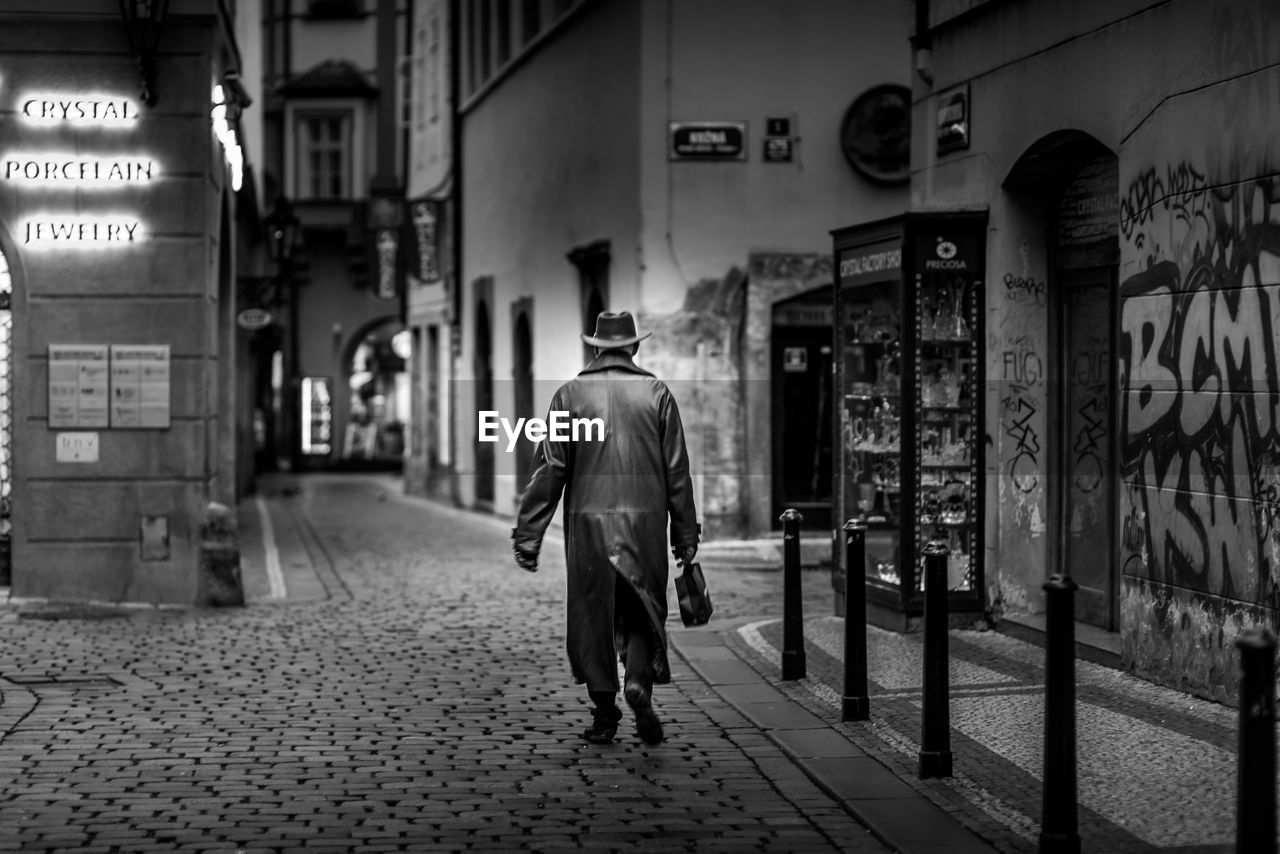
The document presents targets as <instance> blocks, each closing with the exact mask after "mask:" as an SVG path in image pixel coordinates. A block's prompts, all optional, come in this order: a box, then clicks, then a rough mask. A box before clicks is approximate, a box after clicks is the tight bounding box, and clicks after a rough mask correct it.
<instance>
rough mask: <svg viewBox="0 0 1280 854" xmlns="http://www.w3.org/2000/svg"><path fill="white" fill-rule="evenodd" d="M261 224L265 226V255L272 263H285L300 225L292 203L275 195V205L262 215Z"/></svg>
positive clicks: (296, 237) (291, 252)
mask: <svg viewBox="0 0 1280 854" xmlns="http://www.w3.org/2000/svg"><path fill="white" fill-rule="evenodd" d="M262 224H263V225H265V226H266V227H267V257H269V258H270V259H271V261H272V263H274V264H285V263H287V262H288V261H289V257H290V256H291V255H292V254H293V247H294V244H295V243H296V241H297V239H298V230H299V228H300V227H301V223H300V222H299V221H298V217H297V215H296V214H294V212H293V205H291V204H289V200H288V199H286V198H285V197H284V196H279V197H277V198H276V203H275V206H274V207H273V208H272V209H271V213H269V214H267V215H266V216H265V217H263V219H262Z"/></svg>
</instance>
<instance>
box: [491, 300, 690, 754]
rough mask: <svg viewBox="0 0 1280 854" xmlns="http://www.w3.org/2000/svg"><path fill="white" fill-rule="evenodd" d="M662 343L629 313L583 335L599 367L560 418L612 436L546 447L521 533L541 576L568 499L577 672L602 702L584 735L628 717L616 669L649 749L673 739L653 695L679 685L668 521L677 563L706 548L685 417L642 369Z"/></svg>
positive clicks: (571, 392)
mask: <svg viewBox="0 0 1280 854" xmlns="http://www.w3.org/2000/svg"><path fill="white" fill-rule="evenodd" d="M651 334H652V333H645V334H644V335H637V334H636V324H635V320H634V318H632V316H631V315H630V313H628V312H625V311H622V312H617V313H616V314H615V313H612V312H607V311H606V312H601V313H600V316H599V317H597V318H596V331H595V335H583V336H582V340H583V341H585V342H586V343H587V344H589V345H591V346H592V347H594V348H596V349H595V352H596V356H595V359H594V360H592V362H591V363H590V364H589V365H587V366H586V367H585V368H583V369H582V372H581V373H579V374H578V376H577V377H576V378H574V379H572V380H570V381H569V382H567V383H565V384H564V385H562V386H561V387H560V388H559V390H557V391H556V393H555V395H554V396H553V397H552V398H551V407H550V409H551V412H566V413H568V415H569V417H570V418H575V419H576V418H583V419H599V420H600V421H602V422H603V424H604V438H603V440H601V439H600V438H599V436H598V435H595V436H590V435H589V436H587V437H582V438H578V439H576V440H573V441H568V442H556V441H550V438H548V439H544V440H543V441H542V442H541V443H539V445H538V448H537V450H536V452H535V454H534V459H533V473H532V475H531V476H530V478H529V485H528V488H527V489H526V491H525V493H524V500H523V501H522V502H521V504H520V512H519V514H518V516H517V518H516V527H515V529H514V530H513V531H512V532H511V536H512V539H513V541H514V542H513V551H514V553H515V561H516V564H517V565H518V566H520V567H521V568H522V569H524V570H526V571H528V572H536V571H537V568H538V553H539V551H540V550H541V548H542V537H543V534H544V533H545V531H546V529H547V525H548V524H549V523H550V522H551V517H552V516H553V515H554V514H555V510H556V505H557V504H558V503H559V501H560V494H561V492H563V493H564V495H565V508H564V533H565V538H564V539H565V557H566V561H567V564H568V570H569V573H568V575H569V586H568V614H567V618H568V626H567V632H566V635H567V645H568V652H569V664H570V667H571V668H572V671H573V677H574V679H575V681H576V682H577V683H578V684H582V683H586V686H587V693H588V695H589V696H590V698H591V701H592V703H593V704H594V708H593V709H592V718H593V721H592V724H591V726H590V727H588V728H587V730H586V731H585V732H584V733H583V737H584V738H586V740H587V741H590V742H592V743H593V744H608V743H610V742H612V741H613V738H614V734H615V733H616V732H617V729H618V722H619V721H620V720H621V719H622V711H621V710H620V709H619V708H618V706H617V703H616V697H617V693H618V667H617V659H621V661H622V664H623V666H624V671H625V674H624V679H625V689H624V694H625V696H626V700H627V705H629V706H630V707H631V709H632V711H633V712H634V713H635V719H636V732H637V733H638V734H639V736H640V738H641V739H642V740H643V741H644V742H645V743H646V744H658V743H660V742H661V741H662V724H661V722H660V721H659V720H658V716H657V714H656V713H655V712H654V710H653V703H652V695H653V686H654V685H655V684H659V685H660V684H666V683H668V682H670V681H671V673H670V670H669V668H668V665H667V635H666V629H665V625H666V619H667V520H668V517H669V518H670V543H671V550H672V551H673V552H674V553H675V555H676V557H677V558H680V559H682V560H684V561H692V560H693V558H694V557H695V555H696V554H697V550H698V534H699V527H698V524H697V521H696V512H695V508H694V505H693V481H692V479H691V478H690V476H689V454H688V450H687V449H686V447H685V441H684V427H683V425H682V424H681V423H680V410H679V409H678V408H677V407H676V402H675V399H674V398H673V397H672V396H671V392H670V390H669V389H668V388H667V386H666V385H665V384H664V383H663V382H661V381H660V380H659V379H657V378H656V377H655V376H654V375H653V374H651V373H649V372H648V371H646V370H644V369H643V368H640V367H637V366H636V364H635V362H634V361H632V357H633V356H634V355H635V354H636V352H637V350H638V349H639V342H640V341H642V340H644V339H645V338H648V337H649V335H651ZM548 421H550V417H548Z"/></svg>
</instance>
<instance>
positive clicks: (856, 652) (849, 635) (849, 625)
mask: <svg viewBox="0 0 1280 854" xmlns="http://www.w3.org/2000/svg"><path fill="white" fill-rule="evenodd" d="M844 545H845V561H844V565H845V567H846V570H845V574H844V699H843V701H842V703H841V714H840V720H842V721H865V720H867V719H868V718H870V717H871V701H870V700H869V699H868V697H867V579H866V574H867V526H866V523H864V522H861V521H859V520H858V519H850V520H849V521H848V522H845V523H844Z"/></svg>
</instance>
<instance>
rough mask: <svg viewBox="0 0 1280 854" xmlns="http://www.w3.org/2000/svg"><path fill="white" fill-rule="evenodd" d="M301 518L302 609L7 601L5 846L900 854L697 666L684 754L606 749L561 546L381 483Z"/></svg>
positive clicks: (733, 597) (635, 742)
mask: <svg viewBox="0 0 1280 854" xmlns="http://www.w3.org/2000/svg"><path fill="white" fill-rule="evenodd" d="M388 482H390V481H388ZM379 499H383V500H379ZM281 506H282V507H284V508H285V512H286V513H288V514H291V515H293V516H294V517H295V519H297V520H305V521H303V523H302V524H299V525H298V526H297V529H298V531H299V532H301V534H302V539H303V542H302V543H300V544H292V545H293V548H296V547H297V546H299V545H300V546H301V547H303V548H304V549H305V550H306V552H307V554H309V556H310V557H311V558H312V562H313V564H314V566H315V568H316V575H317V579H316V580H318V584H317V583H316V580H313V581H312V582H311V583H310V586H308V585H307V584H306V583H304V582H305V578H302V577H294V573H295V572H296V567H292V566H290V565H289V558H288V555H289V554H290V553H291V551H292V548H291V544H290V543H288V542H287V541H286V538H287V536H288V534H287V531H286V527H287V526H284V525H277V526H275V530H274V531H273V535H274V536H277V537H278V538H279V540H280V553H281V555H282V561H283V563H284V564H285V565H284V567H283V573H284V576H285V580H286V581H287V582H288V583H289V588H290V591H291V592H290V597H289V598H288V599H284V600H279V601H270V600H267V599H265V598H261V594H262V592H263V590H265V587H263V584H262V580H261V579H259V578H256V577H251V576H246V586H247V587H248V588H249V593H250V594H251V599H252V600H254V601H251V604H250V605H249V606H248V607H246V608H243V609H228V610H196V611H179V610H174V611H167V610H153V609H136V610H133V611H128V612H121V611H111V610H106V609H96V610H95V609H92V608H85V609H80V610H78V611H72V612H64V611H58V610H51V609H40V608H37V607H10V608H8V609H6V610H5V611H3V612H2V613H3V616H2V617H0V636H2V637H3V644H4V648H5V656H4V658H3V662H2V663H0V676H3V681H0V691H2V693H3V705H0V734H2V736H3V737H2V738H0V780H2V781H3V791H4V792H5V795H4V798H3V800H0V848H3V849H4V850H21V851H65V852H116V851H118V852H152V851H154V852H164V851H179V850H180V851H226V852H232V851H236V852H239V851H244V852H277V851H301V850H305V851H332V852H348V851H368V852H374V851H437V850H438V851H456V850H463V849H468V848H470V849H475V850H485V851H490V850H498V849H509V850H546V851H556V850H564V849H569V848H584V849H589V850H600V851H607V850H654V851H659V850H668V851H683V850H699V851H714V850H721V851H742V850H772V851H850V850H869V851H874V850H886V849H885V848H884V846H883V845H882V844H881V843H879V842H878V841H877V840H876V839H875V838H873V837H872V836H871V835H870V834H869V833H868V832H867V830H866V829H864V828H863V827H861V826H860V825H859V824H858V823H857V822H855V821H854V820H853V819H852V818H851V817H850V815H849V813H848V812H846V811H845V810H844V809H843V808H842V807H841V806H840V804H839V803H838V802H836V801H834V800H833V799H832V798H831V797H829V796H828V795H827V794H825V793H824V792H823V791H821V790H820V789H819V788H818V787H817V786H815V785H814V784H813V783H812V782H810V780H809V779H808V778H807V777H806V776H805V775H804V774H803V772H802V771H800V770H799V769H798V768H797V767H796V766H795V765H793V764H792V763H791V761H790V760H788V759H787V758H786V757H785V755H784V754H783V753H782V752H781V751H780V750H779V749H778V748H777V747H775V746H774V745H773V744H771V743H770V741H769V740H768V739H766V738H765V737H764V736H763V735H762V734H761V732H760V731H759V729H758V728H757V727H755V726H754V725H752V724H750V723H748V722H747V721H746V720H744V719H742V718H741V717H736V718H735V716H733V715H732V714H731V710H728V709H727V708H726V706H725V704H724V702H723V701H722V700H720V699H718V698H717V697H716V695H715V694H713V693H712V692H711V691H709V690H708V689H707V687H706V686H705V685H704V684H703V683H701V682H700V680H699V679H697V678H696V677H695V676H693V675H692V674H691V673H690V672H689V670H688V668H687V667H685V666H684V665H683V663H682V662H681V661H680V660H679V659H678V658H676V659H674V660H673V668H674V669H675V682H674V684H673V685H671V686H665V687H660V688H659V689H658V691H656V692H655V694H656V697H655V699H656V706H657V708H658V711H659V713H660V714H661V715H662V717H663V720H664V723H665V725H666V730H667V741H666V743H664V744H662V745H659V746H657V747H654V748H647V747H646V746H645V745H644V744H643V743H642V742H640V740H639V739H638V738H636V737H635V736H634V734H633V733H632V732H631V731H630V716H629V715H628V718H627V720H626V721H624V725H623V727H622V728H620V729H619V740H618V742H616V743H615V744H614V745H612V746H606V747H597V746H592V745H589V744H586V743H585V742H584V741H583V740H582V739H581V737H580V733H581V731H582V729H583V728H584V727H585V725H586V724H587V723H588V722H589V715H588V712H587V708H588V707H587V703H586V696H585V692H584V691H583V690H582V689H581V688H579V687H577V686H574V685H572V684H571V682H572V680H571V678H570V677H569V674H568V667H567V663H566V660H565V656H564V651H563V640H562V638H563V597H564V566H563V556H562V555H563V553H562V550H561V548H560V547H559V545H558V544H555V545H552V544H551V543H548V547H547V548H546V550H545V555H544V560H543V567H542V570H541V571H540V572H539V573H538V574H537V575H526V574H525V573H523V572H521V571H519V570H518V569H517V568H516V567H515V566H514V565H513V564H512V563H511V561H510V559H509V541H508V539H507V538H506V536H505V535H504V533H503V531H502V528H501V526H500V525H499V524H498V523H497V522H496V520H493V519H486V518H483V517H475V516H468V515H467V514H462V513H459V512H456V511H452V510H448V509H445V508H440V509H439V510H438V511H430V510H429V509H428V510H427V511H426V512H424V509H423V507H421V506H417V505H413V504H409V503H406V502H404V501H401V500H398V499H396V498H391V499H388V498H387V495H386V493H385V490H384V489H382V488H381V487H379V486H377V485H376V484H370V483H369V482H367V481H358V480H357V481H353V482H347V481H344V480H342V479H340V478H337V479H329V480H324V481H319V482H315V483H310V482H308V483H306V484H305V485H304V487H303V489H302V491H301V493H300V494H298V495H297V496H296V497H293V498H291V499H288V500H287V501H283V502H281ZM772 577H773V578H774V579H776V578H778V576H777V575H776V574H774V575H773V576H772ZM717 592H718V593H719V599H718V602H717V605H718V607H719V608H720V609H721V610H722V613H724V614H725V615H729V614H731V613H732V612H733V611H734V610H736V609H741V608H743V607H746V603H749V602H752V601H754V599H755V598H756V596H758V595H760V594H763V593H765V592H766V591H765V590H763V589H760V590H757V591H755V592H754V594H753V592H752V591H751V590H734V589H730V588H729V587H728V586H726V587H724V589H723V590H718V591H717ZM676 625H677V626H678V618H676ZM673 628H674V627H673ZM726 721H728V723H727V724H726V723H725V722H726ZM780 790H781V791H780Z"/></svg>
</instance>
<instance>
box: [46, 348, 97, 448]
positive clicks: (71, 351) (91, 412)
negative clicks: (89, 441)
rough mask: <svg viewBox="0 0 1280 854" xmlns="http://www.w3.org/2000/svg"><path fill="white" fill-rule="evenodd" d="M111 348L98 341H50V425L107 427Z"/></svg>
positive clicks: (55, 426)
mask: <svg viewBox="0 0 1280 854" xmlns="http://www.w3.org/2000/svg"><path fill="white" fill-rule="evenodd" d="M108 386H109V378H108V370H107V348H106V347H105V346H103V345H97V344H50V345H49V426H50V427H51V428H54V429H58V428H65V427H106V426H107V422H108V415H107V397H108V394H107V392H108Z"/></svg>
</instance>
